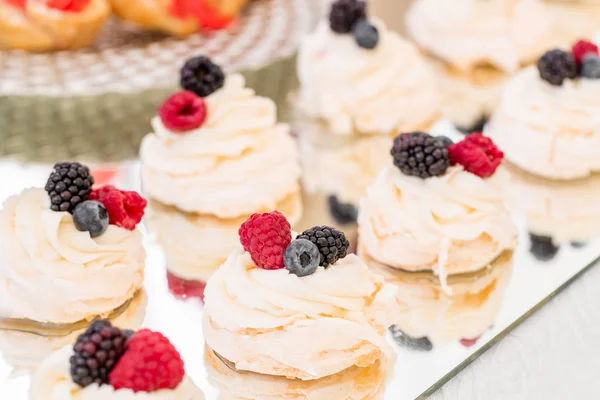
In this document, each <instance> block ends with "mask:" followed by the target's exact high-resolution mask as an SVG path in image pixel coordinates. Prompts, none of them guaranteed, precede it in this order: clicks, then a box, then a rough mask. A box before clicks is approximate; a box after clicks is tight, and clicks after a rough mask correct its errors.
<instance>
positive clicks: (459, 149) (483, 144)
mask: <svg viewBox="0 0 600 400" xmlns="http://www.w3.org/2000/svg"><path fill="white" fill-rule="evenodd" d="M448 154H449V155H450V162H451V163H452V165H456V164H460V165H462V166H463V167H464V169H465V170H466V171H469V172H471V173H472V174H475V175H477V176H479V177H481V178H487V177H488V176H492V175H493V174H494V172H496V169H497V168H498V166H499V165H500V164H501V163H502V159H503V158H504V153H503V152H502V151H500V149H498V147H496V145H495V144H494V142H492V139H490V138H489V137H487V136H483V135H482V134H481V133H473V134H472V135H469V136H467V137H465V138H464V139H463V140H461V141H460V142H458V143H455V144H453V145H451V146H449V147H448Z"/></svg>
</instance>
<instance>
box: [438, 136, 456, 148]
mask: <svg viewBox="0 0 600 400" xmlns="http://www.w3.org/2000/svg"><path fill="white" fill-rule="evenodd" d="M437 138H438V139H440V140H441V141H442V143H443V144H444V147H446V148H448V147H450V146H452V145H453V144H454V142H453V141H452V139H450V138H449V137H447V136H437Z"/></svg>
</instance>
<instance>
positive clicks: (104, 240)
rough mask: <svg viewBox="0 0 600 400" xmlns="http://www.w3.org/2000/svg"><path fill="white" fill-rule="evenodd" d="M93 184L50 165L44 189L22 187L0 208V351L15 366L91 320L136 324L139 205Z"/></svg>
mask: <svg viewBox="0 0 600 400" xmlns="http://www.w3.org/2000/svg"><path fill="white" fill-rule="evenodd" d="M93 184H94V178H93V177H92V176H91V175H90V173H89V169H88V168H87V167H86V166H84V165H81V164H79V163H70V162H63V163H58V164H56V165H55V167H54V170H53V172H52V173H51V174H50V177H49V178H48V181H47V184H46V187H45V190H44V189H43V188H31V189H26V190H24V191H23V192H22V193H20V194H18V195H16V196H13V197H10V198H9V199H8V200H6V202H5V203H4V205H3V208H2V210H1V211H0V237H1V238H2V240H1V241H0V346H1V350H2V352H3V353H4V354H5V356H6V357H7V358H9V359H10V360H11V362H14V364H15V365H19V366H21V365H22V366H29V367H35V366H36V363H37V362H39V361H41V360H40V358H43V357H44V356H45V355H46V354H47V352H48V351H51V350H54V349H56V348H57V347H60V346H62V345H64V340H66V339H65V337H67V336H69V335H71V334H73V333H74V332H77V331H79V332H80V331H81V330H83V329H85V328H86V326H87V325H88V324H89V322H90V321H91V320H93V319H94V318H98V317H101V318H105V317H110V318H112V319H115V320H118V321H119V322H120V323H123V324H124V325H125V326H131V327H137V326H139V324H140V323H141V322H142V320H143V310H144V305H145V302H146V301H145V295H144V293H143V292H142V282H143V279H144V262H145V258H146V253H145V250H144V247H143V245H142V234H141V232H140V230H139V229H137V228H136V225H137V224H138V223H139V222H140V220H141V219H142V216H143V214H144V207H145V205H146V201H145V200H144V199H143V198H142V197H140V195H138V194H137V193H135V192H127V191H121V190H118V189H116V188H115V187H113V186H102V187H99V188H94V189H92V185H93ZM36 335H37V336H36Z"/></svg>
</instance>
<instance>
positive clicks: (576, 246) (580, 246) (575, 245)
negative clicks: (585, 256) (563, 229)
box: [571, 241, 587, 249]
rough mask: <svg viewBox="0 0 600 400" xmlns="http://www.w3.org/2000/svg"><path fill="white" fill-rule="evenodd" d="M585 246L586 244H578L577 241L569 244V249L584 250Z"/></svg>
mask: <svg viewBox="0 0 600 400" xmlns="http://www.w3.org/2000/svg"><path fill="white" fill-rule="evenodd" d="M586 245H587V243H586V242H579V241H574V242H571V247H573V248H574V249H581V248H584V247H585V246H586Z"/></svg>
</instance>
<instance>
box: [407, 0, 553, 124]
mask: <svg viewBox="0 0 600 400" xmlns="http://www.w3.org/2000/svg"><path fill="white" fill-rule="evenodd" d="M554 19H555V18H554V16H553V15H552V14H551V13H550V12H549V11H548V10H547V7H546V6H545V5H544V4H543V2H542V1H541V0H491V1H479V0H416V1H414V2H413V5H412V6H411V8H410V9H409V10H408V12H407V14H406V26H407V31H408V35H409V36H410V37H411V38H412V39H413V40H414V41H415V42H416V43H418V45H419V46H420V47H421V48H422V49H423V50H425V51H426V52H427V53H428V54H429V55H430V57H429V59H430V61H431V63H432V65H434V66H435V68H436V72H437V77H438V79H439V84H440V87H441V90H442V92H443V96H444V100H443V101H444V104H443V113H444V116H445V117H447V118H449V119H450V120H451V121H452V122H453V123H454V124H455V125H456V126H457V127H458V128H460V129H462V130H464V131H468V132H471V131H473V130H481V126H478V125H480V122H481V121H482V120H484V119H485V118H487V117H489V116H490V115H491V113H492V112H493V110H494V108H495V107H496V105H497V103H498V100H499V98H500V96H501V93H502V87H503V86H504V84H505V83H506V80H507V78H508V77H509V76H510V75H512V74H513V73H515V72H517V71H518V70H519V69H520V68H522V67H523V66H525V65H527V64H529V63H532V62H534V60H535V59H536V58H537V57H538V56H539V55H540V54H541V53H542V52H543V51H544V49H545V48H546V47H547V46H548V45H549V44H550V43H553V41H554V40H555V38H554V36H553V26H554ZM405 132H406V131H405Z"/></svg>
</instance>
